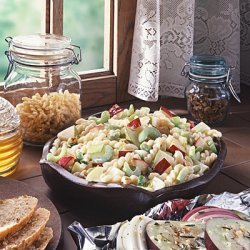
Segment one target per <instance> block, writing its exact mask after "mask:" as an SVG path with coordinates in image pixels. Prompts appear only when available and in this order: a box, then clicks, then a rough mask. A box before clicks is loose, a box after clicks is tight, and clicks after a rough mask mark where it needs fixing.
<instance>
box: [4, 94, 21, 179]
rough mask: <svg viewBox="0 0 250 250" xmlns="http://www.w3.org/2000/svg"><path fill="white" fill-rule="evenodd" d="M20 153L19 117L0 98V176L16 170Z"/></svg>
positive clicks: (8, 104)
mask: <svg viewBox="0 0 250 250" xmlns="http://www.w3.org/2000/svg"><path fill="white" fill-rule="evenodd" d="M21 151H22V133H21V130H20V119H19V116H18V114H17V112H16V110H15V108H14V107H13V105H11V103H10V102H8V101H7V100H5V99H4V98H2V97H0V176H7V175H10V174H12V173H13V172H14V171H15V170H16V166H17V163H18V161H19V158H20V155H21Z"/></svg>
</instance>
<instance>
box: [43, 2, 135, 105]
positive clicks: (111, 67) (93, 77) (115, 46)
mask: <svg viewBox="0 0 250 250" xmlns="http://www.w3.org/2000/svg"><path fill="white" fill-rule="evenodd" d="M65 1H67V0H65ZM104 1H105V12H106V13H108V15H107V14H105V28H104V30H105V36H106V37H105V39H104V40H105V43H104V69H98V70H92V71H85V72H80V77H81V79H82V91H83V108H90V107H97V106H103V105H109V104H113V103H121V102H125V101H129V100H133V99H135V98H134V97H132V96H131V95H129V94H128V93H127V88H128V81H129V72H130V61H131V53H132V42H133V32H134V22H135V13H136V4H137V0H126V1H124V0H104ZM43 4H44V6H43V10H42V30H43V32H46V33H51V34H57V35H62V34H63V0H44V3H43ZM107 37H108V38H107Z"/></svg>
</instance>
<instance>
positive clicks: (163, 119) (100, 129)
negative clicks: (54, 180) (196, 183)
mask: <svg viewBox="0 0 250 250" xmlns="http://www.w3.org/2000/svg"><path fill="white" fill-rule="evenodd" d="M221 136H222V134H221V133H220V132H219V131H217V130H215V129H211V128H210V127H209V126H207V125H206V124H205V123H203V122H201V123H199V124H197V125H195V124H194V123H193V122H192V121H189V120H187V119H186V118H181V117H179V116H177V115H175V114H174V113H172V112H171V111H169V110H168V109H167V108H165V107H161V108H160V109H159V110H157V111H154V112H151V110H150V109H149V108H148V107H142V108H140V109H135V108H134V106H133V105H132V104H131V105H130V106H129V108H128V109H123V108H121V107H120V106H118V105H117V104H115V105H114V106H113V107H111V108H110V109H109V110H106V111H103V112H102V113H101V115H100V117H96V116H90V117H89V118H88V119H83V118H81V119H79V120H77V121H76V123H75V125H74V126H72V127H69V128H67V129H65V130H64V131H62V132H60V133H59V134H58V135H57V138H56V139H55V140H54V142H53V146H52V148H51V149H50V153H49V154H48V155H47V160H48V161H50V162H54V163H57V164H58V165H60V166H61V167H63V168H65V169H66V170H68V171H69V172H71V173H72V174H74V175H76V176H79V177H81V178H84V179H86V180H87V181H91V182H104V183H116V184H131V185H135V186H138V187H141V188H144V189H147V190H149V191H155V190H158V189H161V188H164V187H168V186H172V185H177V184H180V183H184V182H187V181H189V180H192V179H195V178H197V177H199V176H201V175H203V174H204V173H205V172H206V171H208V170H209V169H210V167H211V166H212V164H213V163H214V161H215V160H216V159H217V147H216V139H219V138H220V137H221Z"/></svg>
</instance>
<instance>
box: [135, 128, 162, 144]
mask: <svg viewBox="0 0 250 250" xmlns="http://www.w3.org/2000/svg"><path fill="white" fill-rule="evenodd" d="M158 137H161V133H160V131H159V130H158V129H156V128H153V127H146V128H144V129H143V130H142V131H141V132H140V134H139V136H138V140H139V142H140V143H142V142H144V141H146V140H147V139H152V140H155V139H156V138H158Z"/></svg>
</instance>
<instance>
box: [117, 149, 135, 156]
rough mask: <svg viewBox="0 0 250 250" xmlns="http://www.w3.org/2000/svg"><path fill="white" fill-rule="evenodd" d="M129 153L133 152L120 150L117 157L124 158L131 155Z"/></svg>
mask: <svg viewBox="0 0 250 250" xmlns="http://www.w3.org/2000/svg"><path fill="white" fill-rule="evenodd" d="M131 152H133V151H131V150H120V151H119V152H118V157H122V156H125V155H126V154H127V153H131Z"/></svg>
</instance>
